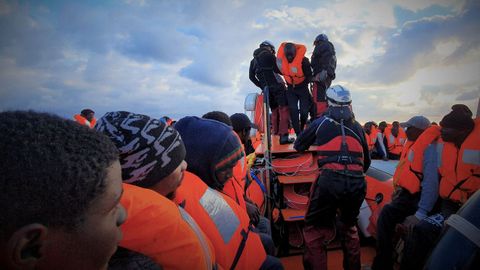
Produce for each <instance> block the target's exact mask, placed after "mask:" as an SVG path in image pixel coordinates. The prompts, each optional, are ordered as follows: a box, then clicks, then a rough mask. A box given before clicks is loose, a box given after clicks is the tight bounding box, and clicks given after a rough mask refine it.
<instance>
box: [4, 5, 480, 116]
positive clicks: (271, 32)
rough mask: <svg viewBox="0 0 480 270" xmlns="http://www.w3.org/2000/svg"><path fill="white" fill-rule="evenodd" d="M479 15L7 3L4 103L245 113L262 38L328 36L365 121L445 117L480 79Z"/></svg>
mask: <svg viewBox="0 0 480 270" xmlns="http://www.w3.org/2000/svg"><path fill="white" fill-rule="evenodd" d="M432 5H439V6H441V7H442V8H443V9H444V10H445V9H446V10H451V12H450V13H448V14H450V15H449V16H444V15H445V14H440V15H442V16H437V17H429V18H425V17H419V18H415V20H414V21H410V22H407V23H405V24H403V23H402V25H397V24H398V22H399V21H398V18H396V16H398V14H396V13H395V7H397V6H398V7H402V8H404V9H407V10H410V11H412V12H417V13H415V14H416V16H417V17H418V16H420V15H419V14H421V12H422V10H425V9H428V8H429V7H432ZM466 8H468V9H469V10H470V11H468V12H466V13H465V12H464V11H465V9H466ZM479 17H480V16H479V7H478V4H477V3H476V2H475V1H470V2H466V1H455V3H451V1H446V0H445V1H436V0H431V1H367V0H362V1H335V2H331V1H328V2H327V1H305V2H303V1H302V2H293V1H292V2H289V1H283V2H282V4H281V5H279V4H278V2H276V1H271V2H259V1H240V0H237V1H235V2H233V3H232V2H229V1H215V0H211V1H202V2H198V1H193V0H192V1H134V0H127V1H125V2H123V3H121V2H119V3H117V2H111V3H107V4H104V5H90V4H89V3H86V2H66V1H64V2H60V3H56V4H55V5H54V4H48V3H38V2H35V1H32V2H30V3H24V2H22V3H13V4H12V3H7V2H5V1H0V19H1V20H0V36H1V38H0V80H1V81H2V88H1V90H0V98H1V100H0V110H4V109H29V108H33V109H40V110H48V111H52V112H56V113H59V114H61V115H63V116H68V117H69V116H71V115H73V114H74V113H77V112H78V111H79V110H80V109H82V108H83V107H92V108H93V109H95V110H96V111H97V112H98V113H99V114H102V112H106V111H111V110H133V111H135V112H139V113H145V114H151V115H152V116H154V117H160V116H162V115H173V116H174V117H180V116H184V115H188V114H193V115H202V114H203V113H205V112H207V111H211V110H214V109H219V110H223V111H225V112H227V113H228V114H232V113H234V112H242V111H243V101H244V97H245V95H246V94H247V93H250V92H258V91H259V90H258V89H257V88H256V87H255V86H254V85H253V84H252V83H251V82H250V81H249V79H248V65H249V62H250V60H251V57H252V52H253V50H254V49H255V48H256V47H257V46H258V44H259V43H260V42H261V41H263V40H265V39H268V40H271V41H273V42H274V43H276V44H280V42H282V41H285V40H292V41H295V42H299V43H304V44H306V45H307V47H308V53H307V56H310V55H311V52H312V50H313V48H312V45H311V43H312V41H313V39H314V37H315V36H316V35H317V34H319V33H321V32H324V33H326V34H327V35H328V36H329V38H330V40H331V41H332V42H333V43H334V44H335V46H336V50H337V58H338V67H337V79H336V80H335V81H334V83H335V84H338V83H342V84H345V85H347V86H348V87H350V88H351V89H352V91H353V96H354V98H355V99H354V100H355V109H356V115H357V117H358V118H359V119H361V120H371V119H373V120H377V121H378V120H389V121H391V120H402V119H405V118H407V117H408V115H410V114H411V113H412V111H414V110H418V111H424V112H426V113H428V114H429V115H431V116H432V117H438V115H441V114H442V113H443V112H444V110H443V109H444V108H443V107H446V108H447V111H448V108H449V106H450V105H451V104H450V103H452V102H453V100H455V98H457V97H462V98H463V99H465V98H466V97H467V98H468V97H472V95H473V94H472V93H474V92H472V91H474V90H475V89H478V86H479V85H480V81H479V80H480V79H479V78H477V77H478V74H479V72H478V71H479V70H480V67H479V62H480V48H479V43H480V42H479V38H478V34H477V33H478V25H479V19H478V18H479ZM401 21H402V22H403V20H401ZM446 85H452V86H454V87H456V89H457V90H455V91H454V93H455V94H451V95H450V94H448V93H447V92H445V91H446V90H445V91H444V90H442V89H444V88H445V86H446ZM429 87H430V88H429ZM442 87H443V88H442ZM429 89H440V90H438V91H441V93H442V94H441V95H440V94H435V93H434V94H432V93H431V92H429V91H428V90H429ZM458 89H460V90H458ZM422 91H424V98H423V99H422V96H421V93H422ZM432 91H433V90H432ZM443 96H445V98H444V97H443ZM427 101H428V102H427ZM466 102H467V103H468V104H472V102H471V101H470V100H467V101H466ZM407 105H408V106H407ZM440 107H441V108H440ZM372 108H374V109H372Z"/></svg>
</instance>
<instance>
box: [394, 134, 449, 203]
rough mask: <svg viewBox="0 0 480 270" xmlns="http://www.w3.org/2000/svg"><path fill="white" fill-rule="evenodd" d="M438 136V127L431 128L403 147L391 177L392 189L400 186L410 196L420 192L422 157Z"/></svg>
mask: <svg viewBox="0 0 480 270" xmlns="http://www.w3.org/2000/svg"><path fill="white" fill-rule="evenodd" d="M439 136H440V127H439V126H431V127H429V128H427V129H426V130H425V131H423V133H422V134H421V135H420V136H419V137H418V138H417V140H416V141H414V142H411V141H407V142H406V143H405V145H404V147H403V150H402V154H401V156H400V161H399V162H398V165H397V169H396V170H395V174H394V175H393V185H394V187H397V186H400V187H402V188H404V189H406V190H408V191H409V192H410V193H411V194H415V193H417V192H419V191H420V187H421V184H420V183H421V181H422V180H423V155H424V152H425V150H426V149H427V147H428V146H429V145H430V144H431V143H432V142H434V141H436V140H437V139H438V137H439Z"/></svg>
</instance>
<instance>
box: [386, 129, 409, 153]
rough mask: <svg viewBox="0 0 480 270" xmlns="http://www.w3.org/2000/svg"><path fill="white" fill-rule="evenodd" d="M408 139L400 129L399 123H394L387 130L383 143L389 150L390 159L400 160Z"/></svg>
mask: <svg viewBox="0 0 480 270" xmlns="http://www.w3.org/2000/svg"><path fill="white" fill-rule="evenodd" d="M406 139H407V138H406V135H405V131H403V129H402V128H401V127H400V123H399V122H398V121H393V123H392V126H390V127H389V126H387V127H386V128H385V132H384V136H383V141H384V143H385V146H386V149H387V156H388V159H393V160H399V159H400V154H401V153H402V149H403V145H404V144H405V140H406Z"/></svg>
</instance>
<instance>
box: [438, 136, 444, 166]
mask: <svg viewBox="0 0 480 270" xmlns="http://www.w3.org/2000/svg"><path fill="white" fill-rule="evenodd" d="M442 155H443V142H439V143H437V167H438V168H440V167H442Z"/></svg>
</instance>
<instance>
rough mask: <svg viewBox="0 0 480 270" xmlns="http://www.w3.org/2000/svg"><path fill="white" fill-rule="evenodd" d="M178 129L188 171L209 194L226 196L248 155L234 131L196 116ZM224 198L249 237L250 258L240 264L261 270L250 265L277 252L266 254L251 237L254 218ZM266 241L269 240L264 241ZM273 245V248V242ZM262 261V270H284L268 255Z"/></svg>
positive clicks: (268, 249) (184, 121) (261, 246)
mask: <svg viewBox="0 0 480 270" xmlns="http://www.w3.org/2000/svg"><path fill="white" fill-rule="evenodd" d="M175 128H176V129H177V130H178V132H179V133H180V135H181V136H182V139H183V141H184V143H185V147H186V149H187V156H186V161H187V162H188V164H189V166H188V168H187V171H189V172H191V173H192V174H194V175H196V176H198V177H199V178H200V179H201V180H202V181H203V182H205V183H206V184H207V185H208V187H209V189H208V190H209V191H213V190H215V191H217V192H221V193H223V192H224V191H223V190H224V186H225V184H226V182H227V181H228V180H229V179H230V178H232V176H233V169H234V167H235V165H236V164H237V162H238V161H239V160H241V159H242V158H243V156H244V151H243V149H242V146H241V142H240V139H239V138H238V136H237V135H236V134H235V133H234V132H233V130H232V128H231V127H229V126H227V125H225V124H224V123H221V122H219V121H214V120H211V119H202V118H198V117H193V116H189V117H184V118H182V119H180V120H179V121H178V122H177V124H176V125H175ZM213 194H216V193H213ZM216 196H218V195H216ZM222 198H223V200H225V201H226V202H227V204H228V206H229V208H230V210H229V211H228V212H230V213H232V212H233V213H232V214H234V216H233V215H232V219H234V220H237V221H239V222H240V223H239V224H237V225H236V226H237V227H241V228H243V230H244V232H246V234H245V233H243V235H246V236H247V237H248V239H246V240H245V241H246V243H247V245H245V249H244V251H243V253H247V254H246V256H241V257H240V261H239V264H240V263H243V265H244V266H245V265H248V266H249V268H251V269H254V268H259V266H260V265H258V266H254V265H252V264H250V263H248V262H247V261H249V260H250V261H251V260H252V259H253V258H259V257H264V256H265V255H263V254H265V250H266V251H270V250H272V249H273V248H272V247H268V246H266V247H265V250H264V247H263V246H264V245H262V242H261V241H260V237H259V235H258V234H256V233H250V231H251V230H253V228H252V227H251V226H250V218H249V217H248V215H247V213H246V211H245V209H242V208H241V207H240V206H239V205H238V204H237V203H236V202H235V201H234V200H232V199H231V198H230V197H228V196H224V197H222ZM187 203H188V202H187ZM262 240H265V239H263V238H262ZM251 241H253V242H251ZM270 241H271V239H270ZM249 243H250V244H249ZM264 244H265V242H264ZM269 244H270V245H273V242H271V243H269ZM237 247H238V245H237ZM235 249H236V248H235ZM240 252H242V251H240ZM240 254H241V253H240ZM255 260H257V259H255ZM230 261H231V258H230ZM262 261H263V262H262V264H261V269H266V268H272V269H282V268H283V267H282V265H281V263H280V261H279V260H278V259H277V258H275V257H272V256H270V255H267V256H266V258H265V259H263V260H262ZM222 266H224V265H222ZM227 268H230V265H228V266H227ZM240 268H241V267H240Z"/></svg>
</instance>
